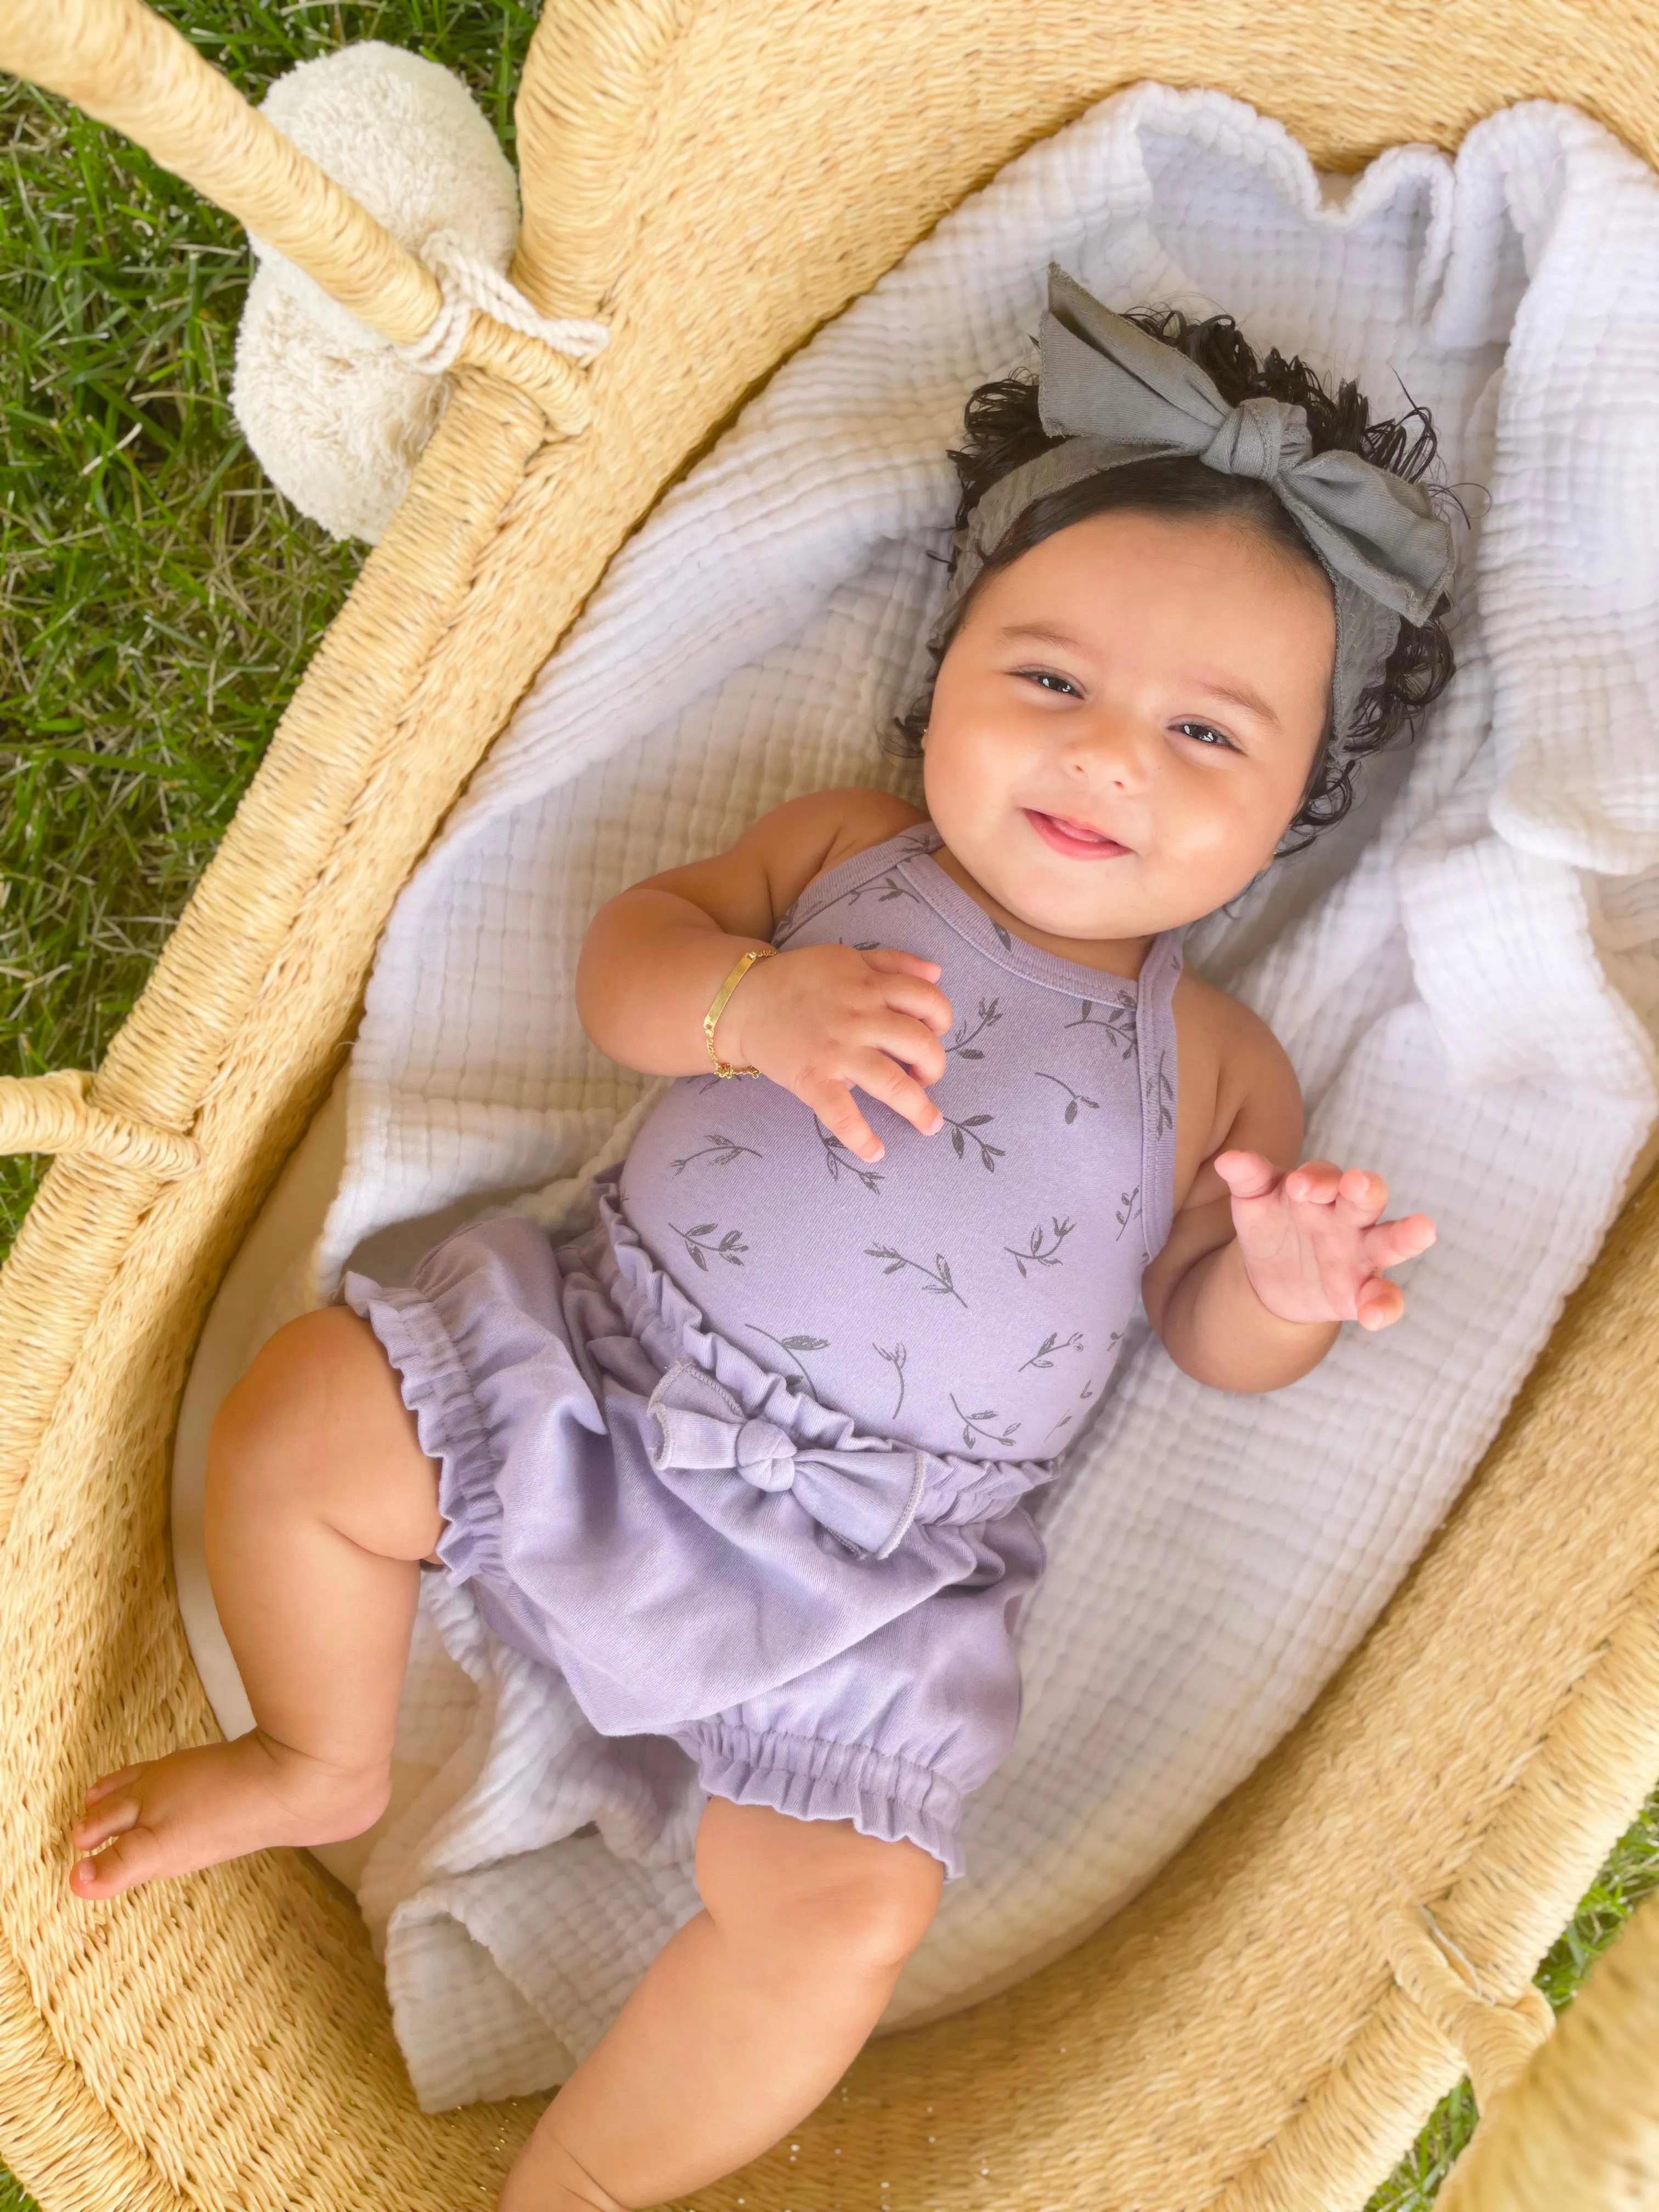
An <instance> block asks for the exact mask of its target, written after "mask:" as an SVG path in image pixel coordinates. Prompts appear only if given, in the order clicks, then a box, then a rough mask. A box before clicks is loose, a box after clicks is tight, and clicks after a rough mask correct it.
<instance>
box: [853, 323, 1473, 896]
mask: <svg viewBox="0 0 1659 2212" xmlns="http://www.w3.org/2000/svg"><path fill="white" fill-rule="evenodd" d="M1127 319H1128V320H1129V321H1130V322H1132V323H1133V324H1134V325H1135V326H1136V328H1137V329H1139V330H1142V331H1146V334H1147V336H1148V337H1154V338H1158V339H1159V340H1160V341H1161V342H1162V343H1164V345H1167V346H1173V347H1175V348H1176V350H1177V351H1179V352H1181V353H1184V354H1185V355H1186V356H1187V357H1188V360H1189V361H1194V362H1197V364H1198V366H1199V367H1200V368H1201V369H1203V370H1204V371H1205V373H1206V374H1207V375H1208V376H1209V377H1210V378H1211V380H1212V381H1213V383H1214V384H1215V386H1216V389H1217V390H1218V392H1220V394H1221V397H1222V398H1223V399H1224V400H1225V401H1226V403H1227V404H1228V405H1229V406H1235V407H1236V406H1237V405H1238V404H1240V402H1241V401H1243V400H1246V399H1256V398H1267V399H1282V400H1287V401H1289V402H1291V404H1293V405H1295V406H1298V407H1300V408H1302V409H1303V410H1304V413H1305V414H1306V416H1307V418H1308V430H1309V435H1310V437H1311V439H1312V441H1313V450H1314V452H1315V453H1327V452H1328V451H1330V450H1331V449H1332V448H1336V449H1339V450H1340V451H1341V452H1344V453H1358V454H1359V455H1360V456H1361V457H1362V458H1363V459H1365V460H1368V461H1370V462H1372V463H1374V464H1375V465H1376V467H1378V468H1380V469H1386V470H1388V471H1389V473H1390V474H1391V475H1394V476H1397V477H1404V478H1405V479H1406V480H1407V482H1408V483H1416V482H1417V481H1418V480H1419V478H1421V477H1424V476H1425V474H1426V473H1427V472H1428V471H1429V470H1430V468H1431V466H1432V465H1433V463H1434V461H1435V459H1436V455H1437V447H1438V441H1437V438H1436V436H1435V429H1434V424H1433V422H1431V420H1430V417H1429V416H1428V414H1427V413H1426V412H1425V410H1424V409H1423V408H1421V407H1417V406H1413V407H1410V408H1408V409H1407V411H1406V412H1405V413H1404V414H1403V415H1401V416H1395V417H1394V418H1392V419H1390V420H1389V421H1387V422H1372V420H1371V411H1370V401H1369V400H1368V399H1367V398H1366V397H1365V395H1364V392H1361V391H1360V389H1359V387H1358V385H1357V384H1354V383H1352V382H1349V383H1344V384H1340V385H1338V386H1337V388H1336V390H1335V392H1329V391H1328V390H1327V389H1326V387H1325V386H1324V385H1323V384H1322V382H1321V381H1320V380H1319V377H1318V376H1317V375H1316V373H1315V372H1314V370H1312V369H1311V368H1309V366H1308V364H1307V362H1304V360H1302V359H1301V357H1300V356H1293V357H1292V358H1291V360H1289V361H1286V360H1285V357H1284V356H1283V355H1282V354H1280V353H1279V351H1278V350H1277V349H1274V350H1273V352H1271V353H1270V354H1268V356H1267V358H1266V360H1265V361H1258V360H1257V358H1256V356H1255V353H1254V351H1253V350H1252V349H1251V348H1250V346H1249V344H1248V343H1247V342H1246V340H1245V338H1244V337H1243V333H1242V332H1241V331H1240V330H1239V328H1238V325H1237V324H1236V323H1235V322H1234V321H1233V319H1232V317H1231V315H1211V316H1208V317H1206V319H1205V320H1204V321H1202V322H1194V321H1192V320H1191V319H1189V318H1188V317H1187V316H1186V315H1183V314H1182V313H1180V311H1179V310H1178V309H1176V308H1174V307H1149V308H1142V309H1141V310H1139V312H1138V313H1133V314H1131V315H1130V316H1129V317H1128V318H1127ZM963 431H964V435H963V443H962V445H961V447H959V448H957V449H953V450H952V452H951V460H952V461H954V462H955V464H956V469H957V477H958V479H959V481H960V483H961V485H962V496H961V499H960V501H958V503H957V529H958V530H961V529H962V528H963V527H964V526H965V525H966V524H967V522H968V520H969V517H970V516H971V515H972V513H973V512H974V509H975V507H977V506H978V505H979V502H980V501H981V499H983V498H984V496H985V495H986V493H987V491H989V489H991V487H992V485H993V484H994V483H999V482H1000V480H1001V478H1002V477H1006V476H1007V475H1008V474H1010V472H1011V471H1013V470H1015V469H1017V468H1018V467H1020V466H1021V465H1023V464H1024V462H1026V461H1030V460H1034V459H1036V456H1037V455H1038V454H1039V453H1047V452H1048V449H1049V447H1052V446H1057V445H1059V444H1060V442H1061V441H1060V439H1059V438H1057V437H1051V436H1050V435H1049V434H1048V432H1047V431H1046V430H1044V428H1043V427H1042V420H1041V417H1040V416H1039V414H1038V411H1037V386H1036V375H1035V374H1022V375H1016V376H1006V377H1002V378H1000V379H999V380H997V381H996V382H994V383H992V384H981V386H980V387H979V389H978V390H977V391H976V392H974V394H973V395H972V397H971V398H969V402H968V406H967V411H966V414H965V416H964V421H963ZM1125 509H1130V510H1133V511H1134V512H1137V513H1152V514H1189V515H1226V516H1231V517H1235V518H1237V520H1239V521H1241V522H1243V523H1245V524H1246V525H1248V526H1250V527H1252V528H1254V529H1255V530H1257V531H1259V532H1261V535H1262V536H1263V537H1264V538H1267V539H1268V540H1269V541H1270V543H1272V544H1275V545H1277V546H1279V547H1280V548H1281V549H1282V550H1284V551H1285V552H1287V553H1289V554H1290V555H1291V556H1292V557H1294V558H1295V559H1297V560H1300V561H1305V562H1308V564H1309V565H1310V567H1312V568H1316V569H1317V570H1318V571H1319V574H1321V575H1323V574H1324V573H1325V572H1324V569H1323V568H1322V567H1321V565H1320V562H1319V560H1318V557H1317V556H1316V554H1315V552H1314V550H1313V548H1312V547H1311V546H1310V544H1309V543H1308V541H1307V539H1306V538H1304V536H1303V535H1302V532H1300V531H1299V530H1298V529H1297V526H1296V524H1295V523H1294V522H1293V521H1292V520H1291V515H1290V512H1289V510H1288V509H1287V508H1286V507H1285V505H1284V502H1283V501H1281V500H1280V499H1279V497H1278V496H1277V495H1276V494H1275V493H1274V492H1273V490H1271V489H1270V488H1269V487H1268V486H1267V484H1265V483H1261V481H1260V479H1259V478H1255V477H1234V476H1224V475H1223V474H1222V473H1221V472H1220V471H1218V470H1216V469H1212V468H1209V467H1206V465H1205V464H1204V463H1203V462H1202V461H1200V460H1199V459H1197V458H1196V457H1195V456H1193V457H1188V456H1185V455H1182V456H1176V457H1172V458H1168V459H1153V460H1146V461H1131V462H1126V463H1125V464H1123V465H1121V467H1118V468H1115V469H1110V470H1108V471H1105V472H1104V473H1103V474H1102V475H1100V476H1096V477H1085V479H1084V481H1083V482H1082V483H1075V484H1071V485H1068V486H1067V487H1066V489H1064V490H1062V491H1057V492H1051V493H1050V494H1049V495H1048V497H1047V498H1044V499H1039V500H1035V501H1033V502H1032V503H1031V505H1030V507H1026V508H1025V509H1024V511H1023V512H1022V513H1020V514H1018V515H1017V516H1016V517H1015V519H1014V520H1013V522H1012V524H1011V525H1010V526H1009V527H1008V529H1007V530H1006V532H1004V534H1003V536H1002V538H1001V540H1000V543H999V544H997V545H996V546H995V548H994V550H993V551H992V552H991V553H990V555H989V556H987V560H986V562H985V565H984V567H983V568H982V569H981V572H980V575H979V576H978V577H977V578H976V579H975V584H974V588H973V590H972V591H970V592H969V594H968V597H967V599H965V600H964V601H963V605H961V606H960V607H959V608H957V611H956V613H955V616H954V618H953V620H952V622H951V628H950V630H949V633H948V635H945V637H944V638H943V639H942V640H941V641H939V642H938V643H937V644H936V645H935V647H934V648H933V668H932V671H930V673H929V676H928V679H927V687H926V689H925V690H923V691H922V693H921V696H919V697H918V698H917V699H916V701H915V703H914V704H913V705H912V707H911V708H910V709H909V711H908V714H903V715H902V716H901V717H899V719H898V720H896V722H895V723H894V724H893V726H892V729H891V732H890V738H889V739H888V749H889V750H891V751H893V752H895V753H896V754H898V755H899V756H901V757H904V758H908V759H916V758H919V757H920V756H921V741H922V738H923V735H924V733H925V732H926V731H927V720H928V716H929V714H931V713H932V711H933V684H934V681H935V679H936V678H937V677H938V674H939V663H940V661H941V660H942V659H944V657H945V649H946V647H948V646H949V645H950V642H951V638H952V637H954V636H955V635H956V632H957V629H959V628H960V627H961V624H962V621H963V616H964V615H965V614H966V613H967V611H968V608H969V606H970V605H972V604H973V600H974V599H975V594H976V593H977V592H978V591H979V589H980V586H981V584H982V582H983V580H984V579H985V577H987V576H989V575H993V574H995V572H996V571H997V570H998V569H999V568H1007V567H1009V566H1010V564H1011V563H1012V562H1015V561H1017V560H1018V558H1019V556H1020V555H1021V554H1022V553H1029V552H1030V550H1031V548H1032V547H1033V546H1034V545H1038V544H1042V540H1043V539H1044V538H1052V537H1053V536H1054V532H1056V531H1059V530H1066V529H1069V528H1070V526H1072V525H1073V523H1076V522H1083V521H1085V520H1087V519H1088V518H1089V517H1090V516H1091V515H1094V514H1105V513H1111V512H1113V511H1121V510H1125ZM1447 605H1448V601H1447V600H1446V599H1444V598H1443V599H1441V601H1440V603H1439V605H1437V607H1436V609H1435V611H1434V612H1433V614H1432V615H1431V617H1430V618H1429V620H1428V621H1427V622H1425V623H1405V622H1402V623H1401V625H1400V635H1399V638H1398V640H1397V641H1396V643H1395V648H1394V651H1393V652H1392V653H1390V654H1389V659H1388V663H1387V665H1386V667H1385V668H1384V670H1383V677H1382V680H1381V682H1380V683H1377V684H1372V685H1370V687H1369V688H1368V689H1367V690H1365V691H1364V692H1363V693H1362V694H1361V695H1360V699H1359V703H1358V710H1357V712H1356V714H1355V715H1354V718H1353V722H1352V727H1351V728H1349V729H1347V730H1346V731H1344V732H1342V733H1341V736H1340V742H1339V740H1338V735H1337V732H1335V731H1334V729H1333V728H1332V727H1331V726H1330V724H1329V722H1327V725H1326V729H1325V734H1324V737H1323V738H1322V740H1321V742H1320V746H1319V750H1318V752H1317V753H1316V756H1315V757H1314V764H1313V769H1312V771H1311V773H1310V775H1309V778H1308V782H1307V786H1306V787H1305V789H1304V792H1303V794H1302V803H1301V805H1300V806H1299V807H1298V808H1297V811H1296V813H1295V815H1294V816H1293V817H1291V821H1290V823H1289V824H1288V825H1287V827H1286V829H1285V838H1286V839H1287V840H1290V841H1291V842H1288V843H1284V844H1281V847H1280V850H1281V851H1285V852H1296V851H1298V850H1299V849H1300V848H1302V847H1303V846H1304V845H1306V844H1308V843H1310V842H1311V841H1312V839H1313V838H1314V837H1315V836H1317V835H1318V833H1319V831H1320V830H1322V829H1328V828H1329V827H1330V825H1331V824H1332V823H1334V822H1340V820H1341V819H1342V817H1343V816H1344V815H1345V814H1346V812H1347V811H1348V810H1349V808H1350V807H1351V806H1352V804H1353V777H1354V769H1355V768H1356V767H1357V765H1358V763H1359V762H1360V761H1361V760H1362V759H1364V757H1366V755H1368V754H1370V753H1375V752H1380V751H1381V750H1383V747H1384V746H1385V745H1387V744H1391V743H1392V742H1393V740H1394V739H1395V738H1396V737H1398V736H1399V735H1400V733H1401V731H1405V732H1407V734H1408V735H1410V734H1414V733H1415V730H1416V726H1417V721H1418V718H1419V715H1420V714H1422V712H1423V709H1424V708H1425V707H1427V706H1428V705H1429V704H1430V702H1431V701H1433V700H1435V699H1437V698H1438V697H1439V696H1440V695H1441V693H1442V692H1443V690H1445V688H1446V686H1447V684H1449V682H1450V680H1451V676H1452V665H1453V664H1452V651H1451V644H1450V641H1449V639H1448V638H1447V635H1446V632H1445V628H1444V623H1443V617H1444V615H1445V612H1446V609H1447Z"/></svg>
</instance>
